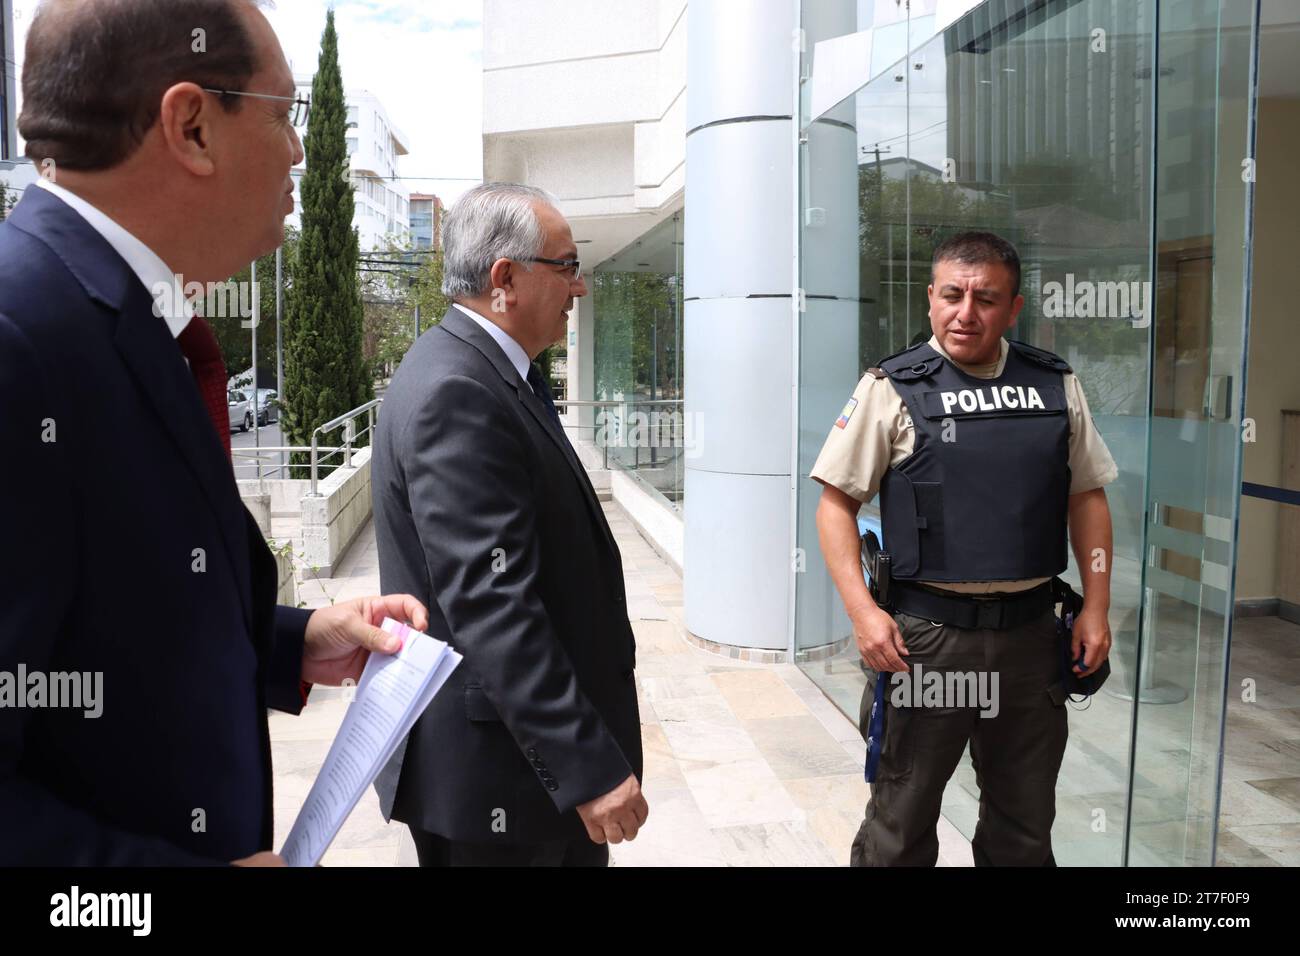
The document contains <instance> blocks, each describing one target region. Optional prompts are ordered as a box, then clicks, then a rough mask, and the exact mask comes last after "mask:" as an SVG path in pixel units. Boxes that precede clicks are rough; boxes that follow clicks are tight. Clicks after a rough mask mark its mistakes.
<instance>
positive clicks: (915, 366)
mask: <svg viewBox="0 0 1300 956" xmlns="http://www.w3.org/2000/svg"><path fill="white" fill-rule="evenodd" d="M941 364H943V356H942V355H940V354H939V353H938V352H936V351H935V350H934V349H933V348H931V347H930V343H929V342H917V343H916V344H915V345H910V346H908V347H907V348H905V349H902V350H901V351H898V352H895V353H894V354H893V355H890V356H887V357H886V358H882V359H881V360H880V361H879V362H877V363H876V366H877V367H878V368H879V369H880V370H881V371H883V372H884V373H885V374H886V375H888V376H889V377H891V378H899V379H902V380H904V381H910V380H913V379H917V378H923V377H925V376H926V375H930V374H932V373H933V372H934V371H935V369H937V368H938V367H939V366H940V365H941Z"/></svg>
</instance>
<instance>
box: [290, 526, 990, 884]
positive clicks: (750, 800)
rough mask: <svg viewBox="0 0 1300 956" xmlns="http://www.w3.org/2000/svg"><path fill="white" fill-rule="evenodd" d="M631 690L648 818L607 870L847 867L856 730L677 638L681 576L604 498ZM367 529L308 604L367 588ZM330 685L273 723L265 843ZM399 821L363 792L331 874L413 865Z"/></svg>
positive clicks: (786, 675)
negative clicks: (628, 633) (624, 607)
mask: <svg viewBox="0 0 1300 956" xmlns="http://www.w3.org/2000/svg"><path fill="white" fill-rule="evenodd" d="M605 510H606V514H607V515H608V517H609V523H610V527H611V528H612V529H613V531H614V536H615V538H616V539H617V540H618V544H619V548H620V549H621V551H622V553H623V566H624V576H625V579H626V583H627V595H628V615H629V617H630V618H631V620H632V628H633V630H634V631H635V633H636V638H637V689H638V693H639V695H640V699H641V722H642V737H643V740H644V742H645V758H646V766H645V780H644V789H645V794H646V799H647V801H648V802H649V804H650V819H649V821H648V823H647V825H646V827H645V828H644V829H643V830H642V831H641V833H640V835H639V836H638V837H637V839H636V840H635V841H634V842H632V843H624V844H620V845H618V846H615V847H613V848H612V857H613V862H614V865H616V866H843V865H846V864H847V862H848V856H849V844H850V842H851V841H852V839H853V835H854V833H855V832H856V831H857V828H858V824H859V822H861V820H862V811H863V807H864V805H865V804H866V800H867V787H866V784H865V783H864V782H863V780H862V760H863V753H864V749H865V748H864V745H863V743H862V739H861V737H860V736H859V734H858V730H857V728H856V727H855V726H854V725H853V724H852V723H851V722H850V721H849V720H847V719H846V718H845V717H844V716H843V715H842V714H841V713H840V712H839V710H837V709H836V708H835V706H834V705H833V704H831V702H830V701H829V700H827V698H826V697H825V695H824V694H823V693H822V692H821V691H820V690H818V689H817V687H816V686H815V685H814V684H813V683H812V681H810V680H809V679H808V677H807V676H806V675H805V674H804V673H803V672H802V671H800V670H799V668H797V667H795V666H794V665H793V664H781V665H763V664H747V663H743V662H740V661H733V660H730V659H726V658H721V657H718V656H716V655H714V654H710V653H708V652H707V651H703V650H700V649H698V648H696V647H694V646H693V645H691V644H688V643H687V642H686V640H685V638H684V637H683V620H682V582H681V578H680V576H679V575H678V574H677V573H676V572H675V571H674V570H673V569H672V567H671V566H670V565H669V564H667V562H665V561H664V560H663V559H662V558H660V557H659V555H658V554H657V553H656V552H655V551H654V550H653V549H652V548H651V547H650V545H649V544H647V543H646V542H645V540H644V539H642V538H641V536H640V535H639V534H638V533H637V531H636V529H635V527H634V526H633V525H632V523H631V521H630V520H629V519H628V518H627V516H626V515H625V514H624V513H623V511H622V510H621V509H620V508H619V507H618V505H616V504H613V503H606V504H605ZM378 590H379V566H378V559H377V556H376V551H375V536H374V528H373V525H369V526H367V527H366V529H365V530H364V531H363V532H362V534H361V537H360V538H359V539H358V540H357V542H356V543H355V544H354V545H353V546H352V548H351V549H350V550H349V552H348V554H347V555H346V556H345V557H344V560H343V562H342V564H341V565H340V567H339V570H338V574H337V576H336V577H334V578H332V579H327V580H323V581H308V582H307V583H305V584H303V585H302V587H301V595H300V596H301V599H302V600H303V601H305V602H306V603H307V605H308V606H309V607H319V606H321V605H323V604H326V603H328V602H329V601H330V599H331V598H332V599H333V600H347V599H349V598H353V597H360V596H363V595H366V594H374V593H378ZM346 706H347V705H346V702H345V701H344V700H343V699H342V695H341V692H340V691H338V690H335V689H330V688H319V687H318V688H316V689H315V690H314V691H313V692H312V697H311V702H310V704H309V705H308V707H307V708H306V710H305V711H304V712H303V713H302V715H300V716H298V717H291V716H289V715H286V714H273V715H272V717H271V741H272V751H273V756H274V761H275V811H276V843H275V845H276V846H277V847H279V846H280V845H282V843H283V841H284V838H285V836H286V835H287V834H288V831H289V827H290V826H291V825H292V824H293V819H294V817H295V816H296V815H297V812H298V809H299V808H300V807H301V805H302V802H303V800H304V799H305V798H306V796H307V791H308V789H309V788H310V787H311V783H312V780H313V779H315V774H316V771H317V770H318V769H319V767H320V765H321V763H322V761H323V760H324V759H325V753H326V751H328V749H329V745H330V742H331V741H332V740H333V738H334V734H335V732H336V731H337V729H338V726H339V722H340V721H341V720H342V717H343V712H344V710H345V708H346ZM939 843H940V859H939V864H940V865H941V866H969V865H971V853H970V844H969V843H968V842H967V841H966V840H965V839H964V838H963V837H962V836H961V834H960V833H959V832H958V831H957V830H956V828H955V827H953V826H952V825H951V824H949V823H948V822H947V821H946V820H941V821H940V829H939ZM415 862H416V860H415V849H414V845H413V844H412V843H411V839H410V836H409V835H408V834H407V832H406V828H405V827H404V826H402V825H400V824H393V825H391V826H389V825H385V823H384V821H383V818H382V817H381V816H380V815H379V803H378V800H377V798H376V797H375V793H374V791H373V790H368V791H367V792H366V795H365V796H364V797H363V798H362V800H361V802H360V803H359V804H358V805H357V808H356V810H354V811H353V813H352V815H351V817H349V818H348V821H347V823H346V824H345V825H344V827H343V831H342V833H340V835H339V837H338V839H337V840H335V842H334V844H333V846H331V848H330V850H329V852H328V853H327V854H326V856H325V860H324V863H325V865H327V866H331V865H332V866H354V865H355V866H394V865H396V866H413V865H415Z"/></svg>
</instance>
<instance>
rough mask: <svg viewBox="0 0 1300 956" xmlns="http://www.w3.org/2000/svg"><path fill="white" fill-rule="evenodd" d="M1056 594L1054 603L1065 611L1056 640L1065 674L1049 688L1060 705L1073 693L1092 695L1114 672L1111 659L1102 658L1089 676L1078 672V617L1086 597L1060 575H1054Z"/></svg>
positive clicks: (1053, 700)
mask: <svg viewBox="0 0 1300 956" xmlns="http://www.w3.org/2000/svg"><path fill="white" fill-rule="evenodd" d="M1052 597H1053V600H1054V603H1058V604H1060V605H1061V613H1060V614H1059V615H1058V616H1057V618H1056V640H1057V644H1058V648H1059V649H1058V652H1057V659H1058V660H1059V661H1060V667H1061V676H1060V679H1059V680H1057V681H1056V683H1054V684H1052V686H1051V687H1049V688H1048V689H1047V693H1048V696H1050V697H1051V698H1052V703H1054V704H1056V705H1057V706H1058V707H1059V706H1061V705H1063V704H1064V703H1065V702H1066V701H1067V700H1069V699H1070V698H1071V697H1075V696H1079V697H1091V696H1092V695H1093V694H1095V693H1097V691H1098V690H1100V689H1101V685H1102V684H1104V683H1106V678H1108V677H1109V676H1110V659H1109V658H1107V659H1106V660H1104V661H1102V662H1101V667H1099V668H1097V670H1095V671H1093V672H1092V673H1091V674H1089V675H1088V676H1086V677H1080V676H1079V675H1078V674H1076V673H1075V672H1074V663H1075V658H1074V657H1073V656H1072V642H1073V637H1074V621H1075V618H1076V617H1078V615H1079V612H1080V611H1082V610H1083V598H1082V597H1081V596H1080V595H1079V593H1078V592H1077V591H1075V590H1074V588H1072V587H1070V585H1068V584H1066V583H1065V582H1064V581H1062V580H1061V579H1060V578H1059V577H1058V578H1052Z"/></svg>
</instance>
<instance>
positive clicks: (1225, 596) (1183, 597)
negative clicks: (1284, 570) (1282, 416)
mask: <svg viewBox="0 0 1300 956" xmlns="http://www.w3.org/2000/svg"><path fill="white" fill-rule="evenodd" d="M1255 7H1256V5H1255V4H1254V3H1231V2H1227V0H1162V2H1160V3H1159V4H1158V5H1157V8H1156V30H1155V33H1156V36H1155V40H1156V58H1155V62H1156V76H1155V77H1154V80H1155V91H1156V92H1155V97H1154V104H1153V109H1154V117H1155V119H1154V141H1155V150H1154V152H1155V164H1156V168H1155V178H1154V181H1155V188H1154V195H1153V216H1152V233H1153V234H1152V243H1151V254H1152V272H1153V274H1154V275H1155V277H1156V279H1155V289H1154V309H1153V315H1152V322H1151V325H1150V328H1149V334H1150V337H1151V338H1150V342H1151V353H1150V354H1151V361H1152V368H1151V383H1150V389H1151V395H1150V424H1149V438H1148V443H1147V446H1148V453H1149V461H1148V468H1147V494H1146V528H1145V542H1144V563H1143V567H1142V589H1143V600H1142V617H1141V625H1140V635H1139V639H1138V641H1137V642H1136V645H1135V654H1134V655H1132V656H1131V657H1130V659H1128V660H1124V659H1123V658H1122V657H1121V659H1119V660H1118V661H1117V662H1116V665H1117V676H1118V677H1119V678H1120V679H1119V680H1118V681H1117V683H1116V686H1115V687H1114V688H1113V689H1112V688H1108V690H1111V691H1112V693H1115V694H1118V695H1121V696H1123V697H1125V698H1126V699H1129V700H1132V701H1134V721H1133V759H1132V761H1131V762H1130V774H1131V782H1130V788H1129V812H1128V814H1127V815H1126V820H1127V827H1128V832H1127V833H1126V839H1125V862H1126V863H1127V864H1130V865H1137V866H1142V865H1163V866H1169V865H1208V864H1210V863H1212V862H1213V858H1214V840H1215V833H1216V829H1217V826H1216V821H1217V817H1218V801H1219V788H1220V776H1221V765H1222V746H1223V725H1224V711H1225V704H1226V694H1227V693H1228V692H1229V691H1230V689H1229V688H1227V686H1226V678H1227V673H1228V669H1227V660H1228V653H1229V648H1230V646H1231V631H1232V607H1233V575H1234V569H1235V566H1236V553H1235V552H1236V537H1237V521H1238V508H1239V502H1240V494H1241V462H1242V416H1243V414H1244V411H1243V410H1244V408H1245V400H1244V399H1245V394H1244V392H1245V364H1244V356H1245V354H1246V341H1247V333H1248V326H1249V293H1248V278H1249V275H1250V257H1249V252H1250V222H1251V217H1250V212H1251V200H1252V183H1253V169H1252V163H1253V160H1252V156H1253V152H1254V146H1253V141H1254V111H1255V105H1256V103H1255V63H1256V48H1257V41H1258V23H1257V15H1256V13H1255Z"/></svg>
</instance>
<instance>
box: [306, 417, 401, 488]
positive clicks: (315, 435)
mask: <svg viewBox="0 0 1300 956" xmlns="http://www.w3.org/2000/svg"><path fill="white" fill-rule="evenodd" d="M382 404H384V400H383V399H382V398H375V399H371V400H370V401H368V402H366V403H365V404H364V405H358V406H357V407H356V408H354V409H352V411H350V412H344V413H343V414H342V415H340V416H339V417H338V418H335V419H331V420H330V421H328V422H326V423H325V424H324V425H319V426H317V427H316V430H315V431H313V432H312V433H311V492H310V496H311V497H313V498H319V497H320V494H319V493H318V492H317V491H316V479H317V469H318V468H319V465H320V461H319V450H318V444H319V439H320V436H321V435H322V434H324V433H325V432H330V431H333V430H334V429H336V428H338V427H339V426H341V425H342V426H351V424H352V422H354V421H356V420H357V419H358V418H360V417H361V416H362V415H366V416H368V418H369V421H368V423H367V425H366V429H365V431H363V432H362V433H361V434H363V435H365V434H370V435H373V434H374V433H375V409H377V408H378V407H379V406H380V405H382ZM356 439H357V435H356V431H355V429H353V428H351V427H345V428H344V429H343V467H344V468H351V467H352V443H353V442H354V441H356ZM337 451H338V449H337V448H336V449H334V451H333V452H330V454H331V455H332V454H334V453H335V452H337Z"/></svg>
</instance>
